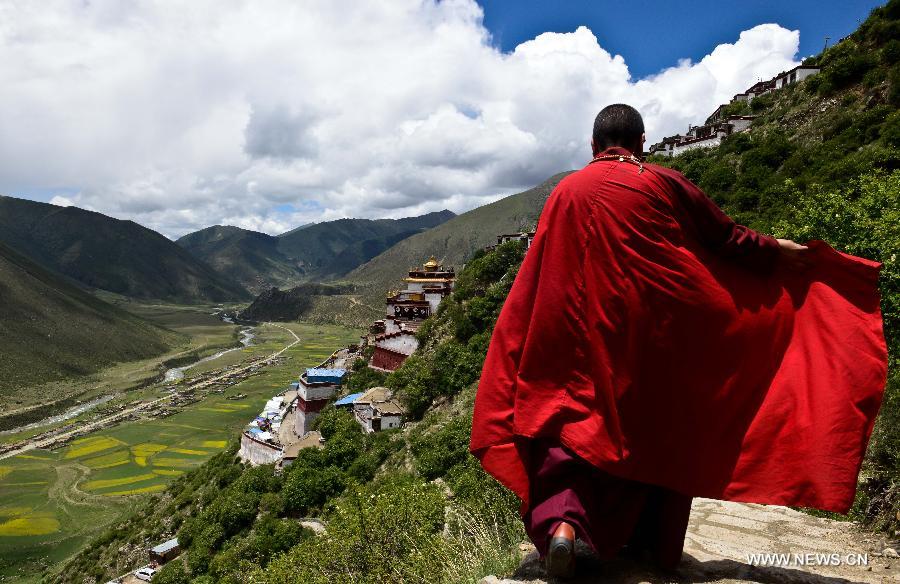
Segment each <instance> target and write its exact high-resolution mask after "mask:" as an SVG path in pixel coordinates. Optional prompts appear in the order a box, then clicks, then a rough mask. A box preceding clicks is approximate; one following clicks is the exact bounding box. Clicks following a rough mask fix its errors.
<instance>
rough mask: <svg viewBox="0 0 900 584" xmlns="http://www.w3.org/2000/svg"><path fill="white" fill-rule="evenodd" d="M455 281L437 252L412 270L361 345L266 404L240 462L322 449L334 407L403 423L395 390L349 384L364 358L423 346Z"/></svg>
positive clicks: (383, 422)
mask: <svg viewBox="0 0 900 584" xmlns="http://www.w3.org/2000/svg"><path fill="white" fill-rule="evenodd" d="M533 239H534V231H530V232H521V233H505V234H500V235H498V236H497V243H496V244H494V245H489V246H487V247H485V248H484V249H485V251H489V250H492V249H494V248H496V246H497V245H500V244H502V243H506V242H509V241H523V242H524V243H525V249H526V250H527V249H528V248H529V247H530V246H531V242H532V240H533ZM455 279H456V273H455V271H454V268H453V266H446V267H445V266H444V265H442V264H441V263H440V262H438V261H437V260H436V259H435V257H434V256H431V257H430V258H429V259H428V260H426V261H425V262H424V263H423V264H422V265H421V266H418V267H412V268H410V269H409V271H408V273H407V276H406V277H405V278H404V279H403V282H404V283H405V284H406V287H405V288H404V289H402V290H391V291H389V292H388V293H387V297H386V299H385V317H384V318H381V319H377V320H375V321H374V322H373V323H372V324H371V326H370V327H369V332H368V334H366V335H363V336H362V337H360V342H359V344H353V345H350V346H348V347H344V348H341V349H339V350H337V351H335V352H334V353H332V354H331V356H330V357H328V358H327V359H325V360H324V361H322V362H321V363H319V364H318V365H316V366H315V367H311V368H308V369H306V370H304V371H303V373H301V374H300V375H299V376H298V379H297V381H294V382H292V383H291V386H290V388H288V389H286V390H285V391H283V392H281V393H279V394H277V395H275V396H273V397H272V399H270V400H269V401H268V402H266V405H265V406H264V407H263V410H262V411H261V412H260V414H259V415H258V416H257V417H256V418H254V419H253V420H252V421H251V422H250V423H249V424H248V425H247V428H246V429H245V430H244V431H243V432H242V434H241V446H240V450H239V451H238V456H239V457H240V459H241V460H243V461H244V462H247V463H249V464H251V465H261V464H276V465H277V466H278V468H284V467H287V466H290V464H291V463H292V462H293V461H294V460H295V459H296V458H297V454H298V452H299V451H300V450H301V449H303V448H321V447H322V445H323V444H324V439H323V438H322V435H321V434H320V433H319V432H318V431H317V430H314V429H313V422H314V421H315V419H316V418H317V417H318V416H319V413H320V412H321V411H322V410H323V409H324V408H325V407H326V406H328V405H331V406H333V407H335V408H343V409H346V410H348V411H350V412H351V413H352V414H353V416H354V418H355V419H356V421H357V422H358V423H359V425H360V426H361V427H362V429H363V430H364V431H365V432H367V433H371V432H380V431H382V430H389V429H393V428H400V427H401V426H402V424H403V418H404V414H405V411H404V408H403V406H402V404H401V403H400V401H399V400H398V399H397V398H396V397H395V396H394V395H393V393H392V392H391V391H390V390H389V389H388V388H386V387H373V388H370V389H368V390H366V391H363V392H355V393H347V392H346V391H344V382H345V380H346V379H347V377H348V375H349V369H350V368H351V367H352V366H353V364H354V362H355V361H356V360H357V359H364V360H367V367H368V368H370V369H372V370H374V371H378V372H381V373H390V372H392V371H395V370H396V369H397V368H398V367H400V365H402V364H403V362H404V361H405V360H406V359H407V358H408V357H409V356H410V355H412V354H413V353H414V352H415V351H416V349H418V347H419V342H418V340H417V339H416V334H415V333H416V331H417V330H418V329H419V327H420V326H421V325H422V323H423V322H424V321H425V319H426V318H428V317H430V316H431V315H433V314H435V313H437V310H438V307H439V306H440V304H441V301H443V300H444V299H445V298H446V297H447V296H449V295H450V293H451V292H452V291H453V285H454V282H455ZM367 348H368V351H367ZM367 354H368V359H366V355H367Z"/></svg>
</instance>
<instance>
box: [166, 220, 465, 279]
mask: <svg viewBox="0 0 900 584" xmlns="http://www.w3.org/2000/svg"><path fill="white" fill-rule="evenodd" d="M451 217H454V214H453V212H451V211H446V210H445V211H439V212H435V213H428V214H426V215H421V216H418V217H407V218H404V219H375V220H372V219H339V220H336V221H327V222H324V223H316V224H309V225H304V226H301V227H298V228H296V229H293V230H291V231H288V232H287V233H283V234H281V235H279V236H277V237H273V236H271V235H266V234H265V233H259V232H256V231H249V230H246V229H241V228H238V227H228V226H221V225H216V226H214V227H209V228H206V229H202V230H200V231H197V232H194V233H190V234H188V235H185V236H184V237H182V238H180V239H178V241H177V243H178V244H179V245H180V246H182V247H183V248H184V249H186V250H187V251H188V252H190V253H191V254H192V255H193V256H194V257H196V258H197V259H199V260H201V261H203V262H206V263H207V264H209V265H210V266H212V267H213V269H215V270H216V271H217V272H218V273H219V274H220V275H221V276H222V277H227V278H231V279H234V280H236V281H238V282H240V283H241V285H243V286H244V287H245V288H246V289H248V290H249V291H251V292H252V293H254V294H259V293H261V292H263V291H265V290H268V289H269V288H271V287H272V286H282V287H284V286H292V285H296V284H299V283H302V282H307V281H310V280H323V279H327V278H330V277H336V276H342V275H343V274H346V273H347V272H349V271H350V270H352V269H353V268H355V267H357V266H359V265H360V264H362V263H363V262H365V261H367V260H369V259H371V258H372V257H374V256H376V255H378V254H379V253H381V252H382V251H384V250H385V249H387V248H389V247H390V246H392V245H394V244H395V243H397V242H398V241H401V240H403V239H405V238H407V237H409V236H411V235H414V234H416V233H419V232H421V231H422V230H423V229H428V228H431V227H434V226H435V225H440V224H441V223H443V222H444V221H446V220H447V219H449V218H451Z"/></svg>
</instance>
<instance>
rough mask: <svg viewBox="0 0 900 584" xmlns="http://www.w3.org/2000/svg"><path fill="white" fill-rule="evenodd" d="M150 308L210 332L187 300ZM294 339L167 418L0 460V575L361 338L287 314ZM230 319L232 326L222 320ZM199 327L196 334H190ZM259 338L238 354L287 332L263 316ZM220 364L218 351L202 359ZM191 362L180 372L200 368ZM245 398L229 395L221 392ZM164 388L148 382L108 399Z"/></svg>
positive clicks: (33, 567) (271, 347)
mask: <svg viewBox="0 0 900 584" xmlns="http://www.w3.org/2000/svg"><path fill="white" fill-rule="evenodd" d="M171 310H176V311H177V308H176V307H168V308H166V309H165V310H164V311H160V312H156V314H157V315H160V314H161V313H162V314H165V313H168V316H163V318H174V319H176V320H178V319H180V318H182V317H187V318H186V319H185V320H188V321H192V322H188V323H185V321H184V320H182V321H180V322H182V323H183V326H182V329H184V328H190V327H197V328H196V329H195V331H194V337H193V338H195V339H196V338H198V336H200V335H201V334H202V332H203V331H209V332H210V333H211V336H210V337H208V338H207V341H214V340H215V339H216V338H221V337H220V336H218V331H216V330H215V329H210V328H208V327H209V324H208V320H207V319H205V318H202V317H199V316H198V315H197V313H196V311H195V309H190V310H188V311H187V312H185V313H180V314H179V313H177V312H171ZM283 326H286V327H288V328H290V329H291V330H293V331H294V332H295V333H296V334H297V335H298V336H299V337H300V338H301V339H302V341H301V342H300V343H298V344H297V345H295V346H294V347H293V348H292V349H290V350H288V351H287V352H286V353H285V360H284V361H283V362H281V363H280V364H277V365H274V366H272V367H268V368H265V369H263V370H262V373H261V374H260V375H256V376H252V377H249V378H247V379H245V380H244V381H242V382H241V383H239V384H236V385H233V386H231V387H229V388H227V389H226V390H225V391H224V392H223V393H221V394H216V393H211V394H209V395H208V396H206V397H205V398H204V399H202V400H200V401H198V402H195V403H193V404H190V405H188V406H184V407H182V408H181V409H180V410H179V411H177V413H174V414H173V415H170V416H167V417H156V418H145V419H140V420H136V421H129V422H125V423H122V424H120V425H117V426H115V427H111V428H105V429H102V430H98V431H96V432H92V433H90V434H88V435H86V436H83V437H80V438H78V439H76V440H72V441H71V442H70V443H69V444H67V445H65V446H64V447H62V448H57V449H56V450H32V451H29V452H27V453H26V454H23V455H19V456H16V457H13V458H11V459H7V460H3V461H0V582H2V581H21V582H38V581H40V578H41V574H42V573H43V572H44V571H45V570H48V569H49V570H52V569H53V568H55V567H56V566H58V565H59V564H60V563H61V562H63V561H64V560H65V559H66V558H68V557H69V556H71V555H72V554H73V553H75V552H76V551H77V550H78V549H80V548H81V547H82V546H84V545H85V544H86V542H87V541H89V539H90V538H91V537H94V536H96V535H97V534H98V533H100V532H101V531H102V530H103V529H104V528H105V527H106V526H108V525H109V524H111V523H112V522H113V521H115V520H116V519H118V518H120V517H121V516H122V515H123V514H124V513H125V512H126V511H127V509H129V508H131V507H133V502H131V499H132V498H133V497H135V496H141V495H145V494H148V493H155V492H159V491H161V490H163V489H164V488H165V486H166V485H167V484H168V483H169V482H170V481H172V480H173V479H174V478H176V477H177V476H179V475H181V474H182V473H183V472H185V471H187V470H190V469H193V468H196V467H197V466H200V465H201V464H203V463H204V462H205V461H206V460H208V459H209V458H210V457H211V456H212V455H214V454H215V453H217V452H220V451H222V450H224V449H225V448H226V446H227V444H228V443H229V441H230V440H232V439H233V438H234V437H235V436H236V434H237V433H238V432H239V431H240V429H241V428H242V427H243V426H244V425H245V424H246V423H248V422H249V421H250V420H251V419H253V417H254V416H255V415H256V414H257V413H258V412H259V410H260V409H261V408H262V406H263V405H264V404H265V402H266V401H267V400H268V399H269V398H270V397H271V396H272V395H274V394H275V393H278V392H279V391H281V390H283V389H285V388H286V387H287V386H288V385H289V384H290V382H291V381H293V380H294V379H295V378H296V376H297V375H298V374H299V372H300V371H301V370H302V369H303V368H305V367H310V366H313V365H317V364H318V363H319V362H321V361H322V360H323V359H324V358H326V357H328V356H329V355H330V354H331V353H332V351H334V350H335V349H337V348H340V347H342V346H345V345H347V344H348V343H351V342H355V341H357V340H358V339H359V331H357V330H353V329H347V328H343V327H337V326H329V325H310V324H303V323H287V324H284V325H283ZM229 328H231V327H229ZM198 333H199V334H198ZM258 333H259V336H258V339H257V344H256V345H255V346H253V347H250V348H249V350H246V351H243V350H242V351H235V352H233V353H229V354H228V355H227V356H231V355H234V354H240V355H241V356H242V359H251V358H253V357H255V356H259V355H262V354H268V353H271V352H273V351H275V350H277V349H279V348H281V347H283V346H284V345H286V344H287V343H288V342H289V341H290V340H292V337H291V336H290V335H289V334H288V333H287V332H286V331H284V330H283V329H279V328H276V327H273V326H267V325H261V326H260V327H258ZM205 365H209V367H210V368H218V367H219V366H220V365H221V364H220V363H218V360H217V361H215V362H210V363H208V364H205ZM200 372H201V371H200V370H199V369H198V370H197V371H195V370H194V369H189V370H188V375H189V376H193V375H197V374H199V373H200ZM238 394H244V395H246V396H247V397H246V398H244V399H242V400H239V401H234V400H229V399H227V398H228V397H229V396H235V395H238ZM162 395H165V394H164V393H163V392H162V388H161V387H159V386H156V385H153V386H148V387H145V388H141V389H138V390H136V391H133V392H130V393H129V394H128V395H127V396H126V397H123V398H122V399H121V400H119V401H117V402H110V404H112V403H122V402H130V401H134V400H137V399H150V398H156V397H159V396H162Z"/></svg>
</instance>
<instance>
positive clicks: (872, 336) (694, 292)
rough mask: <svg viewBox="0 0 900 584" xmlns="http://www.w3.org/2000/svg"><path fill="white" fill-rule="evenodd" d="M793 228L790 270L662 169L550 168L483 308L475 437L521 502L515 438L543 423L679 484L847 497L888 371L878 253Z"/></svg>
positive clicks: (743, 495) (747, 497) (608, 457)
mask: <svg viewBox="0 0 900 584" xmlns="http://www.w3.org/2000/svg"><path fill="white" fill-rule="evenodd" d="M604 154H624V155H626V156H627V155H628V152H627V151H626V150H623V149H610V150H607V151H606V152H605V153H604ZM807 245H808V246H809V252H808V254H809V256H810V258H811V259H812V262H813V263H812V266H811V267H809V268H808V269H807V270H805V271H798V270H791V269H787V268H786V267H785V266H784V265H782V264H781V262H780V261H779V258H778V244H777V242H776V241H775V240H774V239H773V238H771V237H769V236H765V235H762V234H759V233H757V232H755V231H753V230H750V229H748V228H746V227H743V226H741V225H737V224H735V223H734V221H732V220H731V219H730V218H728V217H727V216H726V215H725V214H724V213H722V211H720V210H719V209H718V207H716V206H715V204H714V203H712V201H710V200H709V198H708V197H706V195H704V194H703V192H702V191H700V190H699V189H698V188H697V187H696V186H695V185H693V184H692V183H691V182H690V181H688V180H687V179H686V178H684V176H682V175H681V174H680V173H678V172H676V171H673V170H671V169H667V168H663V167H660V166H656V165H652V164H644V165H643V171H641V169H640V168H639V166H638V165H637V164H634V163H632V162H629V161H627V160H624V161H619V160H612V161H603V160H599V161H594V162H592V163H591V164H588V165H587V166H586V167H585V168H584V169H582V170H580V171H578V172H575V173H573V174H571V175H569V176H567V177H566V178H565V179H563V180H562V182H560V183H559V185H558V186H557V187H556V189H555V190H554V191H553V193H552V194H551V196H550V197H549V199H548V200H547V202H546V204H545V206H544V209H543V212H542V214H541V217H540V220H539V221H538V227H537V232H536V234H535V237H534V240H533V243H532V245H531V248H530V249H529V250H528V252H527V253H526V255H525V259H524V261H523V263H522V266H521V268H520V270H519V272H518V274H517V276H516V278H515V281H514V282H513V285H512V289H511V290H510V293H509V297H508V298H507V300H506V302H505V304H504V305H503V308H502V310H501V312H500V315H499V317H498V319H497V323H496V326H495V328H494V331H493V334H492V337H491V342H490V346H489V348H488V352H487V357H486V359H485V362H484V366H483V370H482V375H481V380H480V382H479V386H478V392H477V396H476V400H475V412H474V417H473V423H472V436H471V444H470V449H471V451H472V453H473V454H474V455H475V456H476V457H478V458H479V459H480V460H481V463H482V465H483V467H484V468H485V470H486V471H487V472H489V473H490V474H492V475H493V476H494V477H496V478H497V479H498V480H499V481H500V482H502V483H503V484H504V485H506V486H507V487H509V488H510V489H511V490H513V491H514V492H515V493H516V494H517V495H518V496H519V498H520V499H522V501H523V510H524V509H526V508H527V506H528V494H529V484H528V481H529V477H528V473H527V471H526V467H525V465H524V463H523V459H524V456H525V454H524V451H522V452H520V450H522V444H523V443H522V440H521V438H523V437H551V438H554V439H557V440H558V441H559V442H561V443H562V444H564V445H565V446H567V447H568V448H570V449H571V450H572V451H574V452H575V453H577V454H578V455H579V456H580V457H582V458H584V459H585V460H587V461H589V462H590V463H592V464H593V465H595V466H597V467H598V468H600V469H602V470H604V471H606V472H608V473H610V474H612V475H614V476H619V477H622V478H626V479H631V480H636V481H641V482H645V483H650V484H655V485H660V486H663V487H666V488H669V489H672V490H675V491H678V492H681V493H684V494H686V495H691V496H700V497H710V498H716V499H725V500H730V501H745V502H756V503H769V504H781V505H798V506H807V507H815V508H819V509H825V510H831V511H837V512H841V513H845V512H847V511H848V510H849V508H850V506H851V504H852V502H853V498H854V494H855V490H856V484H857V476H858V473H859V469H860V465H861V462H862V457H863V454H864V452H865V449H866V444H867V443H868V440H869V436H870V435H871V431H872V427H873V424H874V420H875V416H876V414H877V413H878V410H879V408H880V405H881V399H882V395H883V391H884V385H885V382H886V375H887V348H886V345H885V340H884V334H883V330H882V321H881V313H880V309H879V294H878V272H879V269H880V267H881V264H879V263H878V262H874V261H871V260H867V259H863V258H859V257H855V256H851V255H847V254H844V253H840V252H837V251H835V250H834V249H832V248H831V247H829V246H828V245H827V244H826V243H824V242H822V241H818V240H814V241H810V242H809V243H808V244H807ZM523 512H524V511H523Z"/></svg>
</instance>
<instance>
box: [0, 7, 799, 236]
mask: <svg viewBox="0 0 900 584" xmlns="http://www.w3.org/2000/svg"><path fill="white" fill-rule="evenodd" d="M798 43H799V33H798V32H797V31H790V30H786V29H784V28H782V27H780V26H778V25H775V24H762V25H759V26H756V27H754V28H752V29H750V30H748V31H744V32H743V33H741V35H740V38H738V39H736V40H735V42H734V43H731V44H722V45H719V46H718V47H714V48H711V49H712V50H711V51H710V53H709V54H708V55H707V56H706V57H704V58H703V59H702V60H700V61H699V62H696V63H692V62H689V61H681V62H678V63H677V64H676V65H674V66H673V67H671V68H669V69H666V70H664V71H661V72H659V73H658V74H657V75H654V76H652V77H649V78H645V79H640V80H635V79H632V78H631V77H630V75H629V72H628V67H627V64H626V63H625V61H624V59H623V58H622V57H621V56H617V55H612V54H610V53H609V52H608V51H607V50H605V49H604V48H603V47H602V46H601V43H599V42H598V40H597V38H596V37H595V36H594V34H593V33H592V32H591V31H590V30H588V29H587V28H584V27H582V28H579V29H577V30H576V31H574V32H571V33H566V34H560V33H545V34H541V35H539V36H537V37H536V38H534V39H533V40H530V41H528V42H525V43H522V44H521V45H519V46H518V47H517V48H516V49H515V50H514V51H512V52H511V53H502V52H500V51H498V50H497V49H496V48H494V46H493V45H492V43H491V38H490V35H489V33H488V31H487V30H486V29H485V28H484V26H483V24H482V12H481V9H480V8H479V6H478V5H477V4H476V3H475V2H473V1H471V0H444V1H441V2H435V1H434V0H392V1H391V2H377V3H362V2H348V1H342V0H337V1H333V2H311V1H310V2H295V1H293V0H264V1H257V2H251V1H249V0H247V1H244V2H241V1H236V0H235V1H231V0H229V1H224V2H223V1H213V0H196V1H192V2H190V3H175V2H149V1H148V2H140V1H139V2H129V3H121V2H116V1H114V0H100V1H95V2H90V3H81V2H74V1H72V2H66V1H62V0H59V1H52V0H48V1H47V2H40V3H17V2H7V1H2V0H0V54H2V55H4V58H3V59H2V60H0V82H2V84H3V91H2V92H0V117H2V119H0V125H2V128H3V130H2V132H0V192H5V193H7V194H12V195H16V194H21V193H23V192H43V193H49V195H48V197H49V196H52V194H53V193H54V192H56V191H54V189H59V198H58V199H57V201H58V202H60V203H63V202H70V203H72V204H76V205H79V206H82V207H87V208H91V209H95V210H98V211H102V212H105V213H108V214H111V215H113V216H116V217H122V218H131V219H135V220H137V221H139V222H141V223H142V224H145V225H147V226H149V227H152V228H155V229H158V230H160V231H162V232H163V233H165V234H167V235H170V236H178V235H181V234H183V233H185V232H188V231H191V230H194V229H197V228H200V227H204V226H207V225H211V224H232V225H237V226H240V227H244V228H249V229H257V230H262V231H266V232H269V233H277V232H280V231H283V230H286V229H289V228H291V227H293V226H296V225H299V224H301V223H305V222H308V221H312V220H316V221H318V220H327V219H334V218H339V217H345V216H352V217H400V216H408V215H417V214H421V213H424V212H428V211H433V210H439V209H444V208H449V209H451V210H453V211H456V212H461V211H465V210H467V209H470V208H472V207H474V206H477V205H480V204H484V203H487V202H489V201H491V200H494V199H496V198H497V197H499V196H501V195H503V194H506V193H509V192H513V191H516V190H522V188H524V187H529V186H532V185H534V184H536V183H537V182H539V181H541V180H543V179H545V178H547V177H548V176H550V175H551V174H554V173H555V172H558V171H560V170H564V169H569V168H577V167H580V166H581V165H583V164H584V163H585V162H586V160H587V159H588V158H589V156H590V152H589V146H588V143H589V140H590V129H591V124H592V121H593V117H594V116H595V115H596V113H597V111H599V109H600V108H602V107H603V106H605V105H607V104H609V103H614V102H620V101H624V102H627V103H631V104H633V105H635V106H636V107H638V109H640V110H641V112H642V113H643V114H644V117H645V121H646V124H647V129H648V140H649V141H653V140H654V139H657V138H659V137H661V136H663V135H666V134H671V133H674V132H678V131H683V130H685V129H686V127H687V124H688V123H690V122H697V121H698V120H701V119H702V118H703V117H704V116H705V115H706V114H708V113H709V112H710V111H712V109H714V108H715V106H716V105H717V104H718V103H721V102H723V101H725V100H727V99H729V98H730V97H731V95H733V94H734V93H736V92H738V91H740V90H743V89H745V88H746V87H747V86H748V85H749V84H751V83H753V82H754V81H756V80H757V79H758V78H769V77H771V76H772V75H773V74H775V73H778V72H779V71H782V70H784V69H787V68H789V67H791V66H793V65H794V64H796V63H795V56H796V53H797V48H798ZM648 50H665V48H664V47H654V48H652V49H650V48H648Z"/></svg>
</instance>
